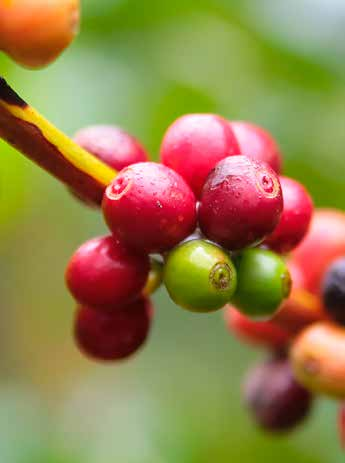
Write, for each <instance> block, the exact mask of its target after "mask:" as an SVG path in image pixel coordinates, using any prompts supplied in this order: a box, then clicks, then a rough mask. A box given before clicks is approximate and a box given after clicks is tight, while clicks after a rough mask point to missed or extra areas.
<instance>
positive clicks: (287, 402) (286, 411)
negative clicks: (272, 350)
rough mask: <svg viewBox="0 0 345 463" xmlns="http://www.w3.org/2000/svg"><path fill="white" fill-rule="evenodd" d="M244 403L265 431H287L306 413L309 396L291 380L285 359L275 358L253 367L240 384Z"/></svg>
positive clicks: (291, 376)
mask: <svg viewBox="0 0 345 463" xmlns="http://www.w3.org/2000/svg"><path fill="white" fill-rule="evenodd" d="M244 396H245V403H246V405H247V407H248V409H249V411H250V412H251V415H252V417H253V418H254V420H255V421H256V423H257V424H258V425H259V426H260V427H262V428H263V429H264V430H266V431H270V432H282V431H290V430H292V429H294V428H295V427H296V426H297V425H298V424H300V423H301V422H302V421H303V420H304V419H305V418H306V417H307V415H308V414H309V412H310V409H311V405H312V396H311V394H310V392H309V391H307V389H305V388H304V387H303V386H301V385H300V384H298V383H297V381H296V380H295V379H294V376H293V373H292V371H291V367H290V364H289V361H288V360H287V359H284V358H277V359H272V360H269V361H266V362H264V363H262V364H261V365H258V366H257V367H256V368H254V369H253V370H252V371H251V372H250V373H249V375H248V377H247V380H246V383H245V387H244Z"/></svg>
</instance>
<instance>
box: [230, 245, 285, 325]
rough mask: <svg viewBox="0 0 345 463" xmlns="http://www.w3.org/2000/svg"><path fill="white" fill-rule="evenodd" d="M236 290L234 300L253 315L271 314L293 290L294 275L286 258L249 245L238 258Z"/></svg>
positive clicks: (263, 315) (247, 312)
mask: <svg viewBox="0 0 345 463" xmlns="http://www.w3.org/2000/svg"><path fill="white" fill-rule="evenodd" d="M235 265H236V269H237V278H238V284H237V290H236V293H235V295H234V297H233V298H232V303H233V304H234V306H235V307H236V308H237V309H239V310H240V311H241V312H243V313H245V314H246V315H250V316H254V317H272V316H273V314H274V312H275V311H276V310H277V309H278V308H279V306H280V304H281V303H282V302H283V300H284V299H285V298H287V297H288V296H289V294H290V290H291V277H290V273H289V270H288V268H287V266H286V264H285V262H284V261H283V260H282V259H281V258H280V257H279V256H278V255H276V254H274V253H273V252H271V251H267V250H265V249H259V248H256V249H247V250H245V251H243V252H242V253H241V254H239V255H238V256H237V257H236V259H235Z"/></svg>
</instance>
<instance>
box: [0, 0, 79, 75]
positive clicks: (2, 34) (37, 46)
mask: <svg viewBox="0 0 345 463" xmlns="http://www.w3.org/2000/svg"><path fill="white" fill-rule="evenodd" d="M79 8H80V6H79V0H49V1H47V0H34V1H33V0H11V1H10V2H7V1H2V2H0V47H1V48H2V49H3V50H4V51H5V52H6V53H8V54H9V55H10V56H11V57H12V58H13V59H14V60H16V61H17V62H18V63H20V64H22V65H24V66H28V67H41V66H45V65H46V64H48V63H50V62H51V61H53V60H54V59H55V58H57V56H58V55H59V54H60V53H61V52H62V51H63V50H64V49H65V48H66V47H67V46H68V45H69V44H70V42H71V41H72V40H73V38H74V37H75V35H76V33H77V31H78V29H79Z"/></svg>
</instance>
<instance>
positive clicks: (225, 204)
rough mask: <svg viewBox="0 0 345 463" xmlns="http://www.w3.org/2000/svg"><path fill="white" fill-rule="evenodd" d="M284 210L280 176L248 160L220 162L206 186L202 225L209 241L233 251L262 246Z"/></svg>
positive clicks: (202, 207) (202, 203) (237, 159)
mask: <svg viewBox="0 0 345 463" xmlns="http://www.w3.org/2000/svg"><path fill="white" fill-rule="evenodd" d="M282 209H283V198H282V191H281V187H280V183H279V179H278V176H277V175H276V174H275V172H274V171H273V170H272V169H271V168H270V167H269V166H268V165H267V164H262V163H258V162H256V161H253V160H251V159H249V158H247V157H246V156H231V157H228V158H226V159H224V160H223V161H221V162H219V163H218V164H217V165H216V167H215V169H214V170H213V171H212V172H211V174H210V175H209V177H208V179H207V182H206V183H205V186H204V189H203V192H202V197H201V202H200V207H199V223H200V228H201V231H202V232H203V233H204V234H205V236H206V237H207V238H209V239H210V240H212V241H215V242H216V243H218V244H220V245H222V246H223V247H225V248H227V249H231V250H237V249H242V248H245V247H247V246H250V245H253V244H255V243H260V241H262V240H263V239H264V238H265V236H266V235H268V234H269V233H272V231H273V230H274V228H275V227H276V225H277V224H278V221H279V219H280V215H281V212H282Z"/></svg>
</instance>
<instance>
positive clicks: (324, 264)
mask: <svg viewBox="0 0 345 463" xmlns="http://www.w3.org/2000/svg"><path fill="white" fill-rule="evenodd" d="M343 255H345V214H344V213H343V212H341V211H336V210H332V209H319V210H316V211H315V213H314V215H313V219H312V221H311V224H310V228H309V231H308V233H307V235H306V237H305V238H304V240H303V241H302V243H301V244H300V245H299V246H298V247H297V248H296V249H295V250H294V251H293V253H292V256H291V259H292V261H293V262H294V263H295V264H296V265H297V266H299V267H300V268H301V269H302V270H303V273H304V280H305V281H304V284H305V288H306V289H307V290H309V291H311V292H313V293H315V294H320V293H321V284H322V280H323V277H324V274H325V272H326V270H327V269H328V267H329V266H330V265H331V263H332V262H333V261H334V259H336V258H338V257H341V256H343Z"/></svg>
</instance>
